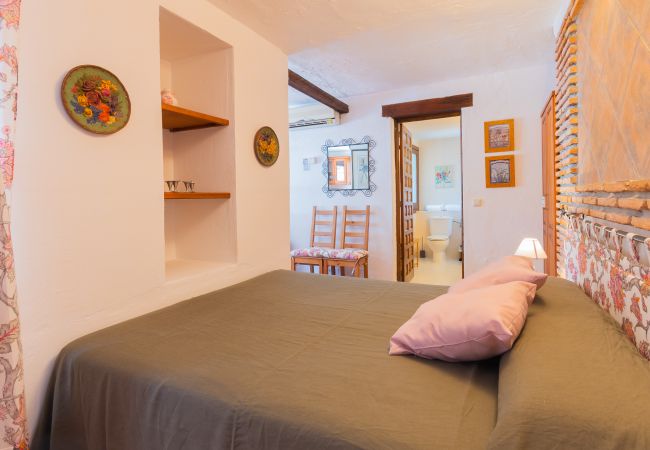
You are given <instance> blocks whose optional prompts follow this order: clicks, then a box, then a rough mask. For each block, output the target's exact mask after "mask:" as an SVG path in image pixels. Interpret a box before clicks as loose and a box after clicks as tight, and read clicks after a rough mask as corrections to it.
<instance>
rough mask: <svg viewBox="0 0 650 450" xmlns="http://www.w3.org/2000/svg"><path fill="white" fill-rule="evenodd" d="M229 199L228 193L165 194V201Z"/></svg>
mask: <svg viewBox="0 0 650 450" xmlns="http://www.w3.org/2000/svg"><path fill="white" fill-rule="evenodd" d="M218 198H230V192H165V200H209V199H218Z"/></svg>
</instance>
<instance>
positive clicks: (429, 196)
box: [407, 124, 462, 209]
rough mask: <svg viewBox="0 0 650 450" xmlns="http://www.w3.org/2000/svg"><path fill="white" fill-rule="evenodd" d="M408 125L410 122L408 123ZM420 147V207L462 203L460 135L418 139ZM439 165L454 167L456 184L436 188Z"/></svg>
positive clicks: (417, 143)
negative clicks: (436, 171) (435, 178)
mask: <svg viewBox="0 0 650 450" xmlns="http://www.w3.org/2000/svg"><path fill="white" fill-rule="evenodd" d="M407 125H408V124H407ZM416 145H417V146H418V147H419V148H420V179H419V182H418V184H419V186H420V189H419V192H420V209H424V208H425V206H426V205H435V204H438V205H439V204H446V205H447V204H452V205H460V203H461V195H462V189H461V187H462V179H461V173H460V137H456V138H445V139H428V140H426V141H418V142H416ZM437 166H453V167H454V185H453V186H452V187H450V188H436V187H435V183H434V177H435V169H436V167H437Z"/></svg>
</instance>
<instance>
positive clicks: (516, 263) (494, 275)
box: [448, 255, 548, 294]
mask: <svg viewBox="0 0 650 450" xmlns="http://www.w3.org/2000/svg"><path fill="white" fill-rule="evenodd" d="M547 278H548V275H546V274H545V273H542V272H536V271H535V270H533V263H532V261H531V260H530V259H528V258H524V257H523V256H514V255H512V256H506V257H504V258H501V259H499V260H498V261H495V262H493V263H492V264H489V265H487V266H485V267H484V268H482V269H481V270H479V271H478V272H475V273H473V274H472V275H470V276H468V277H465V278H463V279H462V280H460V281H459V282H457V283H456V284H454V285H452V286H451V287H450V288H449V291H448V292H450V293H454V294H459V293H461V292H467V291H469V290H472V289H477V288H482V287H487V286H493V285H495V284H503V283H509V282H511V281H526V282H528V283H533V284H535V285H536V286H537V289H540V288H541V287H542V286H544V283H545V282H546V279H547Z"/></svg>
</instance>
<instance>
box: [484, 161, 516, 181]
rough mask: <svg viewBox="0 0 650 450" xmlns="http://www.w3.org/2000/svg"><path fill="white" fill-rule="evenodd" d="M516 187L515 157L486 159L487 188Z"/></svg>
mask: <svg viewBox="0 0 650 450" xmlns="http://www.w3.org/2000/svg"><path fill="white" fill-rule="evenodd" d="M514 185H515V155H505V156H488V157H486V158H485V187H487V188H500V187H513V186H514Z"/></svg>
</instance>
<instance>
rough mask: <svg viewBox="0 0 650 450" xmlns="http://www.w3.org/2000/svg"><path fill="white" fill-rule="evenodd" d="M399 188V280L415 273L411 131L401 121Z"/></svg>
mask: <svg viewBox="0 0 650 450" xmlns="http://www.w3.org/2000/svg"><path fill="white" fill-rule="evenodd" d="M395 128H396V129H395V136H396V140H397V142H396V144H397V152H396V153H397V158H396V159H397V160H396V164H397V168H398V172H397V173H398V174H401V177H399V180H398V181H399V184H400V186H399V188H398V191H397V193H398V195H397V196H398V198H397V217H398V218H399V219H400V220H398V221H397V223H398V230H397V248H398V267H397V280H398V281H410V280H411V279H412V278H413V275H414V263H415V261H414V258H415V247H414V243H413V222H414V221H413V214H414V208H413V164H412V155H413V148H412V145H413V143H412V140H411V133H410V132H409V130H408V129H407V128H406V127H405V126H404V124H402V123H401V122H397V123H396V126H395Z"/></svg>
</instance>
